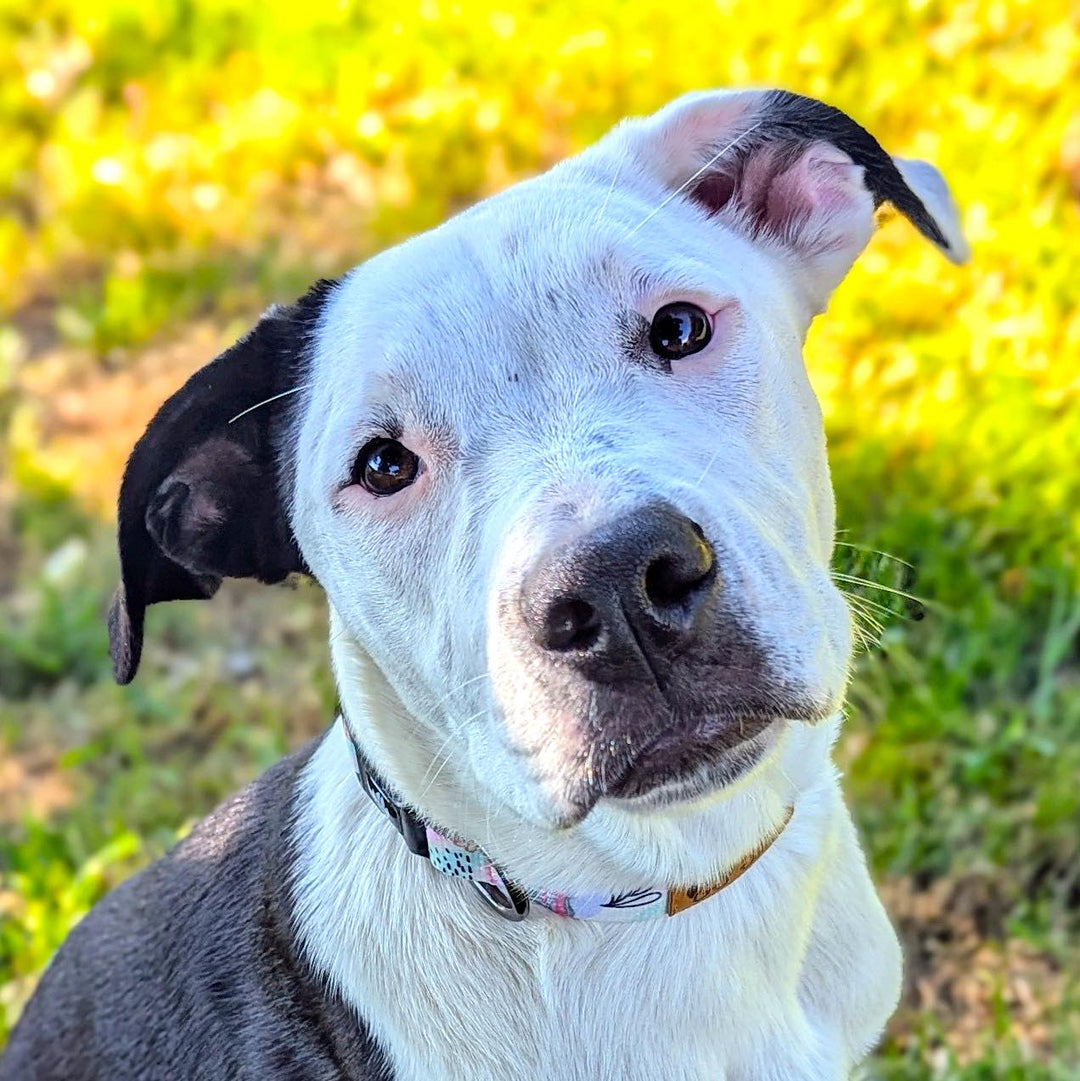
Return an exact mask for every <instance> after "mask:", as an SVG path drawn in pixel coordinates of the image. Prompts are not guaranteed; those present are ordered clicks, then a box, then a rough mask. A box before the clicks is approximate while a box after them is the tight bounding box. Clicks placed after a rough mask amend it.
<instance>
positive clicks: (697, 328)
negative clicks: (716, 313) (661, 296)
mask: <svg viewBox="0 0 1080 1081" xmlns="http://www.w3.org/2000/svg"><path fill="white" fill-rule="evenodd" d="M711 338H712V320H711V319H710V318H709V316H708V315H707V313H705V312H704V311H702V309H701V308H699V307H698V306H697V305H696V304H687V303H686V302H685V301H677V302H676V303H674V304H665V305H664V306H663V307H662V308H661V309H660V310H659V311H658V312H657V313H656V314H655V315H654V316H653V321H652V324H651V325H650V326H649V345H650V346H651V347H652V351H653V352H654V353H655V354H656V355H657V356H658V357H663V359H664V360H678V359H679V358H680V357H688V356H690V355H691V354H692V353H700V352H701V350H702V349H704V348H705V346H707V345H708V344H709V340H710V339H711Z"/></svg>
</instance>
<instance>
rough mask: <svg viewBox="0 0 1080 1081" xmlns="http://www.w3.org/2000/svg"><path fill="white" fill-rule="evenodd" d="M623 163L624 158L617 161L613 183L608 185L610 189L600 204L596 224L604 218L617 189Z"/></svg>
mask: <svg viewBox="0 0 1080 1081" xmlns="http://www.w3.org/2000/svg"><path fill="white" fill-rule="evenodd" d="M622 165H623V159H622V158H619V160H618V161H617V162H616V163H615V172H614V173H613V174H612V176H611V183H610V184H609V185H608V190H607V193H606V194H605V195H604V201H603V203H601V204H600V212H599V213H598V214H597V215H596V222H594V224H598V223H599V222H601V221H603V219H604V214H605V212H606V211H607V206H608V201H609V200H610V199H611V193H612V192H613V191H614V190H615V185H616V184H617V183H618V180H619V174H620V173H621V172H622Z"/></svg>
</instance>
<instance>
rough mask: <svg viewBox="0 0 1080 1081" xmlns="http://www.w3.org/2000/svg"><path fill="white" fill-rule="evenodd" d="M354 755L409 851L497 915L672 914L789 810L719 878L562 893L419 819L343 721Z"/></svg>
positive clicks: (703, 895) (714, 888) (739, 866)
mask: <svg viewBox="0 0 1080 1081" xmlns="http://www.w3.org/2000/svg"><path fill="white" fill-rule="evenodd" d="M343 727H344V728H345V732H346V735H347V736H348V738H349V743H350V744H351V746H352V749H353V754H354V756H355V760H356V776H357V778H358V779H359V781H360V785H361V787H362V788H363V789H364V791H365V792H366V793H367V794H368V796H369V797H370V798H371V801H372V803H374V804H375V806H376V807H377V808H378V809H379V810H380V811H382V813H383V814H384V815H386V817H387V818H389V819H390V821H391V822H392V823H393V824H394V826H395V828H396V829H397V831H398V832H399V833H400V834H401V836H402V838H403V840H404V841H405V844H406V846H407V847H408V849H409V851H410V852H414V853H415V854H416V855H418V856H422V857H423V858H425V859H427V860H429V861H430V862H431V866H432V867H434V868H435V869H436V870H437V871H441V872H442V873H443V874H444V875H449V876H451V877H452V878H463V879H466V880H468V881H469V882H471V883H472V884H473V886H474V887H475V889H476V891H477V893H478V894H479V895H480V896H481V897H482V898H483V900H484V901H485V902H486V903H487V904H488V905H489V906H490V907H491V908H492V909H494V910H495V911H496V912H498V914H499V915H500V916H503V917H504V918H505V919H508V920H515V921H516V920H523V919H524V918H525V917H526V916H527V915H528V913H529V908H530V905H531V904H538V905H541V906H543V907H544V908H547V909H550V911H552V912H554V913H556V914H557V915H559V916H566V917H568V918H570V919H575V920H606V921H609V922H611V923H637V922H638V921H640V920H651V919H655V918H657V917H659V916H676V915H678V914H679V913H680V912H685V911H686V909H688V908H692V907H693V906H694V905H696V904H699V903H700V902H701V901H704V900H706V899H707V898H709V897H713V896H715V895H716V894H718V893H719V892H720V891H721V890H723V889H725V888H726V887H727V886H730V885H731V883H732V882H734V881H735V880H736V879H737V878H739V877H741V876H742V875H744V874H745V873H746V872H747V871H748V870H749V869H750V868H751V867H753V865H754V864H755V863H757V861H758V860H759V859H761V857H762V856H763V855H764V854H765V852H766V851H767V850H768V849H769V848H771V847H772V845H773V844H774V843H775V841H776V840H777V838H778V837H779V836H780V834H782V833H783V832H784V829H785V828H786V827H787V824H788V823H789V822H790V821H791V816H792V814H793V813H794V808H793V807H788V809H787V812H786V814H785V815H784V819H783V821H782V822H781V823H780V824H779V825H778V826H777V827H776V828H775V829H773V830H772V831H770V832H769V834H768V835H767V836H766V837H765V838H764V839H763V840H762V841H761V842H760V843H759V844H758V845H757V846H756V847H755V848H753V849H752V850H751V851H750V852H748V853H747V854H746V855H745V856H743V857H742V859H740V860H739V861H738V862H737V863H735V864H733V865H732V866H731V867H729V868H728V870H726V871H725V872H724V873H723V874H722V875H721V876H720V877H719V878H717V879H714V880H713V881H712V882H708V883H705V884H703V885H698V886H670V887H656V888H649V889H640V890H631V891H629V892H626V893H617V894H612V893H581V894H572V895H571V894H565V893H556V892H555V891H552V890H542V889H541V890H537V889H529V890H525V889H522V888H521V887H520V886H518V885H517V883H515V882H513V881H512V880H511V879H510V878H508V877H507V876H506V875H505V874H504V873H503V872H502V871H501V870H500V869H499V868H498V866H496V864H495V863H494V862H493V861H492V860H491V859H489V857H488V856H487V855H486V854H485V853H484V851H483V850H482V849H480V848H478V847H477V846H476V845H473V844H469V843H467V842H463V841H458V840H455V839H453V838H451V837H449V836H447V835H446V834H445V833H441V832H440V831H439V830H437V829H435V828H434V827H433V826H430V825H427V824H426V823H424V822H422V821H421V820H420V819H419V818H418V817H417V816H416V815H415V814H414V813H413V811H411V810H410V809H409V808H408V807H406V806H405V805H404V804H403V803H401V802H400V801H399V800H397V799H395V798H394V797H393V796H392V795H391V794H390V792H389V790H388V789H387V787H386V786H385V785H384V784H383V783H382V781H381V780H380V779H379V778H378V776H377V775H376V774H375V772H374V771H373V770H372V768H371V767H370V766H369V765H368V763H367V760H366V759H365V757H364V755H363V753H362V752H361V751H360V748H359V747H358V746H357V744H356V741H355V740H354V739H353V738H352V735H351V734H350V733H349V730H348V726H347V725H343Z"/></svg>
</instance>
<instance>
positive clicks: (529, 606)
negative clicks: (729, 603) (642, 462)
mask: <svg viewBox="0 0 1080 1081" xmlns="http://www.w3.org/2000/svg"><path fill="white" fill-rule="evenodd" d="M717 589H718V576H717V573H716V556H715V553H714V551H713V548H712V546H711V545H710V544H709V542H708V541H707V540H706V539H705V536H704V534H703V533H702V531H701V528H700V527H699V526H698V525H697V524H696V523H694V522H692V521H691V520H690V519H689V518H687V517H686V516H685V515H682V514H680V513H679V512H678V511H676V510H675V508H674V507H672V506H670V505H668V504H666V503H656V504H650V505H649V506H647V507H644V508H641V509H639V510H636V511H632V512H630V513H628V514H625V515H623V516H621V517H619V518H617V519H615V520H613V521H611V522H609V523H606V524H605V525H604V526H602V527H601V528H600V529H597V530H596V531H594V532H592V533H589V534H587V535H586V536H584V537H580V538H578V539H576V540H575V541H573V542H572V543H570V544H566V545H563V546H561V547H559V548H557V549H555V550H554V551H552V552H549V553H548V554H547V555H546V556H545V557H544V558H542V559H541V560H540V562H539V563H538V565H537V566H536V567H535V568H534V569H533V571H532V573H531V574H530V575H529V576H528V578H527V580H526V582H525V588H524V592H523V596H522V609H523V614H524V618H525V622H526V624H527V626H528V628H529V632H530V634H531V636H532V638H533V641H534V642H535V643H536V644H537V645H538V646H540V647H541V648H542V649H543V650H545V651H549V652H553V653H561V654H567V655H568V656H569V658H570V659H572V660H574V661H576V662H579V663H580V664H581V665H582V666H583V667H587V668H588V670H589V674H590V675H592V676H594V677H595V678H619V677H620V676H629V675H630V674H631V672H632V671H633V670H635V669H640V668H643V667H644V668H647V669H648V668H651V669H653V670H654V671H655V661H656V660H657V659H658V657H660V656H662V655H663V654H665V653H667V652H670V651H672V650H674V649H676V648H678V647H679V646H681V645H683V644H684V643H685V642H686V641H687V640H688V639H689V638H691V637H692V636H693V634H694V633H695V632H696V630H697V627H698V624H699V622H700V618H701V616H702V613H703V611H704V609H705V606H706V602H707V601H708V600H709V598H710V597H712V596H713V595H714V594H715V593H716V591H717ZM643 662H644V663H643Z"/></svg>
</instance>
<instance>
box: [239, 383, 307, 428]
mask: <svg viewBox="0 0 1080 1081" xmlns="http://www.w3.org/2000/svg"><path fill="white" fill-rule="evenodd" d="M311 386H312V384H311V383H302V384H301V385H300V386H298V387H293V388H292V389H291V390H283V391H282V392H281V393H280V394H274V395H272V396H271V397H269V398H263V400H262V401H261V402H256V403H255V404H254V405H249V406H248V407H247V409H242V410H241V411H240V412H239V413H237V414H236V416H235V417H230V418H229V423H230V424H232V423H233V422H234V421H237V420H239V419H240V418H241V417H246V416H247V415H248V413H254V412H255V410H256V409H260V408H262V406H264V405H269V404H270V403H271V402H276V401H277V400H278V399H279V398H287V397H288V396H289V395H290V394H298V393H299V392H300V391H302V390H308V389H310V387H311Z"/></svg>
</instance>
